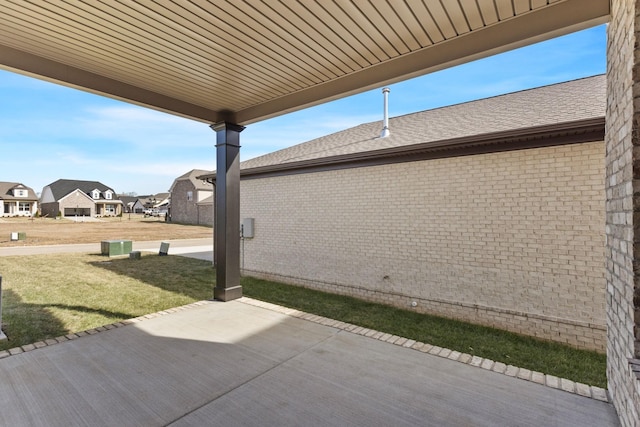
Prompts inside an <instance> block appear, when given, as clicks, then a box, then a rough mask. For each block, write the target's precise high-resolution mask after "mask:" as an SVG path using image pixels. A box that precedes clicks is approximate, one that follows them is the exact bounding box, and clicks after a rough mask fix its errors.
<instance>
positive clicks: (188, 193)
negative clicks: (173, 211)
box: [187, 191, 193, 202]
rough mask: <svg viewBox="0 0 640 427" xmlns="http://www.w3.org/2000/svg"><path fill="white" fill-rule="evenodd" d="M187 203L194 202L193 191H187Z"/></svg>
mask: <svg viewBox="0 0 640 427" xmlns="http://www.w3.org/2000/svg"><path fill="white" fill-rule="evenodd" d="M187 202H193V191H187Z"/></svg>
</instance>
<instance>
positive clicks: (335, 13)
mask: <svg viewBox="0 0 640 427" xmlns="http://www.w3.org/2000/svg"><path fill="white" fill-rule="evenodd" d="M608 14H609V0H352V1H347V0H317V1H312V0H243V1H241V0H226V1H225V0H192V1H150V0H138V1H129V0H127V1H115V0H105V1H98V0H86V1H79V0H73V1H62V0H59V1H58V0H50V1H44V0H33V1H28V0H0V67H2V68H5V69H9V70H12V71H16V72H20V73H24V74H28V75H33V76H36V77H40V78H44V79H48V80H52V81H56V82H59V83H62V84H65V85H69V86H73V87H78V88H82V89H85V90H89V91H92V92H96V93H100V94H104V95H107V96H111V97H114V98H118V99H123V100H126V101H129V102H133V103H137V104H141V105H145V106H149V107H151V108H156V109H159V110H163V111H167V112H171V113H174V114H178V115H181V116H185V117H189V118H193V119H196V120H200V121H204V122H208V123H214V122H218V121H221V120H229V121H233V122H236V123H239V124H248V123H252V122H255V121H258V120H261V119H265V118H268V117H273V116H275V115H279V114H283V113H286V112H289V111H293V110H296V109H300V108H303V107H306V106H310V105H314V104H318V103H321V102H325V101H328V100H331V99H336V98H338V97H342V96H346V95H350V94H353V93H357V92H361V91H364V90H368V89H371V88H374V87H381V85H384V84H390V83H393V82H396V81H400V80H403V79H406V78H409V77H414V76H417V75H421V74H425V73H428V72H431V71H435V70H438V69H442V68H444V67H447V66H451V65H455V64H459V63H462V62H465V61H469V60H472V59H476V58H479V57H482V56H487V55H490V54H494V53H497V52H500V51H504V50H507V49H510V48H514V47H518V46H522V45H525V44H529V43H532V42H535V41H539V40H543V39H545V38H550V37H553V36H557V35H560V34H564V33H568V32H571V31H575V30H578V29H582V28H586V27H588V26H592V25H595V24H599V23H603V22H606V21H607V19H608Z"/></svg>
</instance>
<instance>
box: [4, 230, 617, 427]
mask: <svg viewBox="0 0 640 427" xmlns="http://www.w3.org/2000/svg"><path fill="white" fill-rule="evenodd" d="M63 246H66V247H13V248H0V256H1V255H20V254H24V255H26V254H37V253H51V252H96V251H97V252H99V251H100V246H99V244H98V245H96V244H94V245H63ZM159 246H160V241H158V242H140V244H138V243H136V242H134V250H151V251H157V250H158V249H159ZM211 246H212V245H211V242H210V241H209V239H190V240H184V241H171V246H170V250H169V253H170V254H181V255H186V256H194V257H196V258H201V259H211V250H212V248H211ZM51 248H55V249H54V250H52V249H51ZM16 252H17V253H16ZM465 356H468V355H460V354H459V353H458V354H456V352H451V351H449V350H446V349H440V348H436V347H431V346H429V345H425V344H422V343H415V342H412V341H409V340H406V339H403V338H400V337H391V336H389V335H388V334H382V333H379V332H376V331H371V330H363V329H362V328H358V327H355V326H353V325H347V324H344V323H342V322H337V321H333V320H330V319H325V318H319V317H318V316H313V315H308V314H305V313H300V312H297V311H295V310H290V309H286V308H282V307H278V306H274V305H271V304H267V303H262V302H259V301H255V300H251V299H249V298H242V299H241V300H237V301H232V302H227V303H222V302H208V301H204V302H201V303H196V304H192V305H190V306H187V307H181V308H177V309H172V310H168V311H167V312H163V313H158V314H156V315H149V316H145V317H144V318H140V319H133V320H131V321H128V322H123V323H118V324H115V325H107V326H105V327H102V328H98V329H96V330H91V331H87V332H85V333H79V334H71V335H67V336H65V337H59V338H57V339H55V340H54V339H51V340H47V341H46V342H39V343H35V344H33V345H28V346H24V347H22V348H14V349H12V350H10V351H5V352H0V426H4V425H7V426H87V425H91V426H116V425H117V426H125V425H126V426H133V425H135V426H165V425H173V426H203V425H220V426H232V425H239V426H240V425H241V426H272V425H273V426H275V425H277V426H302V425H313V426H341V427H342V426H416V425H423V426H536V427H537V426H567V427H568V426H571V427H573V426H599V427H607V426H618V425H619V422H618V419H617V416H616V413H615V410H614V409H613V406H612V405H611V404H609V403H606V402H604V401H602V399H604V400H606V394H605V392H604V390H602V389H598V388H593V387H592V388H589V387H587V389H586V390H581V389H579V386H580V385H577V384H574V383H572V382H570V381H568V382H567V381H566V380H560V379H557V378H555V377H551V376H544V375H542V379H540V378H537V379H536V378H535V374H536V373H532V372H530V371H527V370H526V369H518V368H515V367H505V366H499V365H498V364H493V362H491V361H488V360H485V359H480V358H473V359H471V358H470V357H467V358H465ZM476 359H477V360H476ZM510 370H511V371H510ZM538 375H539V376H540V375H541V374H538ZM521 378H526V379H528V380H523V379H521ZM536 380H537V381H538V382H542V383H546V384H550V385H551V387H550V386H548V385H542V384H538V383H536ZM585 387H586V386H585ZM562 388H566V389H568V390H569V389H570V390H573V392H572V393H569V392H566V391H564V390H562ZM580 393H583V394H587V395H592V396H593V397H595V398H588V397H584V396H581V395H580ZM599 399H601V400H599Z"/></svg>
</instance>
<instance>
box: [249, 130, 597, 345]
mask: <svg viewBox="0 0 640 427" xmlns="http://www.w3.org/2000/svg"><path fill="white" fill-rule="evenodd" d="M603 169H604V144H603V142H593V143H586V144H577V145H566V146H559V147H549V148H540V149H530V150H520V151H510V152H502V153H492V154H483V155H475V156H465V157H454V158H446V159H437V160H429V161H419V162H410V163H398V164H391V165H383V166H374V167H363V168H354V169H346V170H335V171H328V172H321V173H308V174H299V175H293V176H281V177H273V178H263V179H245V180H242V182H241V195H242V197H241V218H247V217H253V218H255V238H253V239H247V240H245V242H244V259H243V260H241V264H242V265H243V268H244V273H245V274H250V275H254V276H259V277H265V278H274V279H278V280H284V281H287V282H290V283H296V284H302V285H305V286H309V287H313V288H317V289H322V290H327V291H331V292H337V293H343V294H348V295H353V296H357V297H361V298H366V299H369V300H374V301H380V302H385V303H389V304H393V305H397V306H402V307H406V308H409V307H411V303H412V302H416V303H417V306H416V307H415V308H414V309H415V310H419V311H423V312H431V313H437V314H442V315H445V316H450V317H455V318H460V319H464V320H469V321H473V322H476V323H481V324H487V325H491V326H496V327H500V328H504V329H508V330H512V331H516V332H519V333H524V334H529V335H534V336H538V337H541V338H545V339H552V340H556V341H561V342H565V343H569V344H570V345H573V346H576V347H580V348H589V349H596V350H599V351H604V348H605V342H606V330H605V297H604V294H605V280H604V268H603V265H604V243H605V238H604V183H603V175H602V171H603Z"/></svg>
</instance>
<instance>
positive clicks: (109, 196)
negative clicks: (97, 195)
mask: <svg viewBox="0 0 640 427" xmlns="http://www.w3.org/2000/svg"><path fill="white" fill-rule="evenodd" d="M104 198H105V199H107V200H111V191H107V192H106V193H104Z"/></svg>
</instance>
